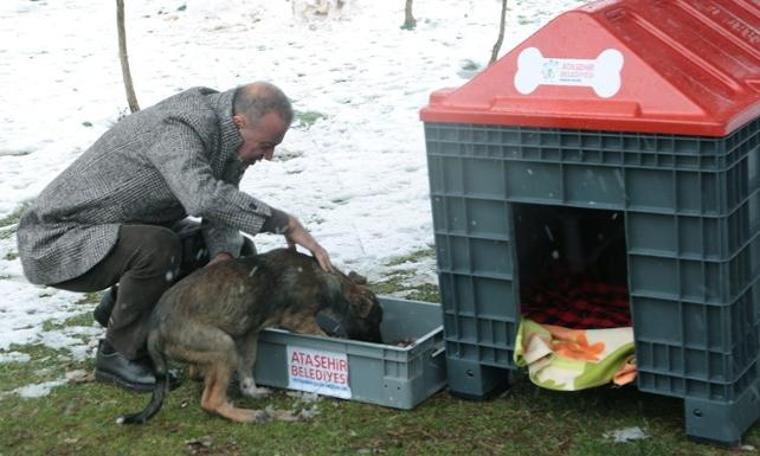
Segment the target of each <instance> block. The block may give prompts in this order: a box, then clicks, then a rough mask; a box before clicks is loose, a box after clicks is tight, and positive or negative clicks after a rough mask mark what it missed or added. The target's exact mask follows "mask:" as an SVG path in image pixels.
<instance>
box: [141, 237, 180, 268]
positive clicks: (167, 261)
mask: <svg viewBox="0 0 760 456" xmlns="http://www.w3.org/2000/svg"><path fill="white" fill-rule="evenodd" d="M137 261H138V262H139V266H141V267H142V268H150V269H155V270H165V271H167V273H168V272H170V271H171V273H172V274H176V269H177V268H178V267H179V265H180V263H181V261H182V245H181V242H180V239H179V236H177V234H176V233H174V232H173V231H172V230H170V229H168V228H163V227H156V229H155V230H150V231H149V232H146V233H144V235H143V236H142V237H141V242H140V247H139V249H138V255H137Z"/></svg>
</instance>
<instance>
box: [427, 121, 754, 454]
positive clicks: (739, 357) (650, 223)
mask: <svg viewBox="0 0 760 456" xmlns="http://www.w3.org/2000/svg"><path fill="white" fill-rule="evenodd" d="M425 133H426V141H427V153H428V164H429V171H430V174H429V177H430V189H431V207H432V212H433V225H434V229H435V239H436V254H437V258H438V268H439V282H440V289H441V300H442V310H443V313H444V334H445V339H446V348H447V357H448V363H449V366H450V368H449V383H450V388H451V390H452V391H453V392H454V393H455V394H457V393H459V394H460V395H464V396H467V395H475V396H477V395H478V394H475V393H474V392H475V391H479V387H480V386H481V385H476V386H475V387H473V386H472V385H471V379H473V378H474V379H477V381H481V382H487V381H491V380H489V379H488V378H485V377H483V378H481V377H479V375H480V374H478V373H477V372H473V370H475V371H477V369H485V368H496V369H497V370H501V369H513V368H514V367H515V366H514V363H513V360H512V356H513V353H514V349H515V347H514V341H515V334H516V330H517V326H518V324H519V293H520V292H519V283H520V282H519V279H520V271H519V267H518V262H517V260H516V251H517V247H518V246H517V245H516V242H517V241H516V237H515V230H514V223H515V220H514V214H513V211H514V208H513V206H514V204H533V205H543V206H545V207H576V208H586V209H606V210H615V211H622V213H623V217H624V221H625V225H624V229H625V235H626V246H627V247H626V248H627V264H626V266H627V271H628V285H629V291H630V304H631V312H632V316H633V321H634V332H635V342H636V350H637V362H638V369H639V378H638V387H639V389H641V390H642V391H648V392H652V393H656V394H663V395H669V396H675V397H681V398H684V399H687V402H689V403H691V402H693V401H694V400H706V401H717V403H718V404H724V405H725V404H727V403H731V404H735V403H744V401H747V400H748V399H747V397H748V395H749V394H751V391H752V389H753V388H756V387H757V386H758V384H759V383H760V376H759V375H758V374H759V372H758V368H759V367H758V353H759V352H760V347H759V344H758V341H759V340H760V328H759V327H758V326H759V325H760V291H758V290H760V281H758V278H759V277H760V179H759V178H758V176H759V175H760V172H759V171H760V168H758V163H759V161H758V154H759V153H760V121H753V122H750V123H749V124H748V125H746V126H745V127H744V128H743V129H740V130H738V131H737V132H735V133H733V134H732V135H730V136H728V137H726V138H722V139H715V138H704V137H698V138H681V137H675V136H671V137H668V136H667V135H661V134H652V135H646V134H639V133H619V134H612V133H608V132H600V131H579V130H567V131H565V130H561V129H547V130H546V131H544V130H542V129H535V128H525V127H508V126H491V125H466V124H435V123H426V124H425ZM564 135H567V136H568V139H563V138H564ZM452 138H465V140H467V141H477V140H480V141H482V142H480V143H478V142H476V143H474V144H471V143H470V144H467V143H457V141H458V139H457V140H453V139H452ZM499 140H506V141H509V142H508V143H507V144H504V145H500V144H497V143H495V142H491V141H499ZM522 140H526V141H529V143H530V146H527V147H524V146H521V145H520V144H519V143H518V141H522ZM703 141H704V143H705V144H704V145H703V144H702V142H703ZM584 145H585V146H584ZM602 147H611V148H614V150H613V151H610V153H606V152H605V151H604V150H603V149H602ZM637 147H641V148H642V149H641V150H637V149H636V148H637ZM656 147H663V148H664V151H662V152H661V153H656V151H654V150H650V149H654V148H656ZM703 153H705V154H710V157H709V159H705V158H704V157H702V156H700V154H703ZM469 160H471V161H473V162H474V163H475V164H473V165H468V164H467V162H468V161H469ZM472 170H488V171H487V172H482V173H480V172H479V173H474V172H472ZM473 179H476V180H477V183H473V182H471V180H473ZM535 229H536V230H541V229H543V228H542V227H540V226H537V227H535ZM457 376H460V377H462V378H455V377H457ZM468 382H470V383H468ZM457 388H460V390H459V391H457ZM690 401H691V402H690ZM716 413H717V412H716ZM732 413H742V412H740V411H736V412H732ZM690 432H691V431H690ZM694 432H696V431H694ZM737 432H739V431H737ZM739 433H741V432H739ZM707 437H710V438H715V439H716V440H721V439H723V440H725V439H732V438H734V437H735V436H734V435H733V434H731V436H728V435H722V434H717V435H710V436H707Z"/></svg>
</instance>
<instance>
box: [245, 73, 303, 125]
mask: <svg viewBox="0 0 760 456" xmlns="http://www.w3.org/2000/svg"><path fill="white" fill-rule="evenodd" d="M270 112H275V113H277V115H278V116H280V118H281V119H282V120H283V121H284V122H285V124H286V125H290V123H291V122H292V121H293V107H292V106H291V105H290V100H288V97H287V96H285V94H284V93H283V92H282V90H280V89H279V88H278V87H277V86H276V85H274V84H270V83H268V82H263V81H258V82H253V83H251V84H246V85H243V86H240V87H238V88H237V89H235V94H234V96H233V98H232V114H233V115H235V114H237V115H242V116H245V118H246V119H248V121H249V122H251V123H253V124H256V123H258V122H259V120H260V119H261V118H262V117H264V116H265V115H266V114H268V113H270Z"/></svg>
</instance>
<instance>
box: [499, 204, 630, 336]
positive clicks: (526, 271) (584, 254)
mask: <svg viewBox="0 0 760 456" xmlns="http://www.w3.org/2000/svg"><path fill="white" fill-rule="evenodd" d="M513 209H514V225H515V231H514V232H515V236H516V242H515V245H516V250H517V261H518V275H519V290H520V303H521V306H520V307H521V313H522V315H523V316H525V317H527V318H530V319H531V320H533V321H535V322H537V323H545V324H553V325H558V326H563V327H566V328H573V329H599V328H614V327H624V326H632V323H631V316H630V307H629V299H628V287H627V282H628V280H627V265H626V240H625V221H624V213H623V212H622V211H610V210H597V209H581V208H574V207H568V206H545V205H535V204H514V205H513Z"/></svg>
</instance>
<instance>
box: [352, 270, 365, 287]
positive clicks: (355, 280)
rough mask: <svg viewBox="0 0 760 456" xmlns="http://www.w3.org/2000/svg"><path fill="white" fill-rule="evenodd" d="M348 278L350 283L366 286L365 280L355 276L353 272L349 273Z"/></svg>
mask: <svg viewBox="0 0 760 456" xmlns="http://www.w3.org/2000/svg"><path fill="white" fill-rule="evenodd" d="M348 278H349V279H351V281H352V282H354V283H356V284H359V285H367V278H366V277H364V276H363V275H360V274H357V273H356V272H355V271H351V272H349V273H348Z"/></svg>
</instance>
